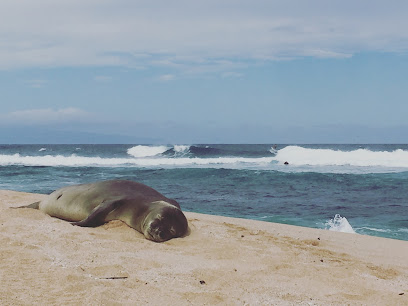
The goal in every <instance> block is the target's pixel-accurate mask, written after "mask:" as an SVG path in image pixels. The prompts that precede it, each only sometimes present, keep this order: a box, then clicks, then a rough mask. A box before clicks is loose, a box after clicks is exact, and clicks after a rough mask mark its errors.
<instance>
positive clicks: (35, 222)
mask: <svg viewBox="0 0 408 306" xmlns="http://www.w3.org/2000/svg"><path fill="white" fill-rule="evenodd" d="M42 197H44V195H40V194H32V193H23V192H16V191H9V190H0V210H1V214H0V224H1V229H2V230H1V233H2V234H1V236H0V239H1V245H2V248H1V261H0V262H1V263H0V265H1V269H0V280H1V282H2V286H1V289H0V300H1V301H2V304H4V305H28V304H40V303H41V304H51V305H52V304H71V305H72V304H93V305H95V304H98V305H123V304H128V305H129V304H140V303H144V304H147V303H148V304H152V305H156V304H157V305H158V304H163V303H165V304H168V305H173V304H177V305H214V304H219V305H225V304H229V305H259V304H279V305H293V304H301V305H302V304H304V305H327V304H330V305H344V304H351V305H361V304H367V305H368V304H370V305H404V304H405V305H406V304H408V260H407V258H408V242H407V241H401V240H393V239H387V238H379V237H373V236H363V235H358V234H348V233H340V232H331V231H327V230H322V229H312V228H304V227H299V226H291V225H285V224H277V223H270V222H262V221H255V220H248V219H237V218H230V217H221V216H213V215H203V214H198V213H191V212H186V213H185V214H186V217H187V219H188V221H189V226H190V234H189V235H188V236H186V237H183V238H178V239H172V240H170V241H167V242H165V243H154V242H151V241H148V240H146V239H145V238H144V237H143V236H142V235H141V234H140V233H138V232H136V231H135V230H133V229H131V228H129V227H128V226H126V225H125V224H123V223H122V222H120V221H113V222H110V223H108V224H105V225H103V226H100V227H97V228H81V227H76V226H72V225H70V224H69V223H68V222H66V221H62V220H59V219H56V218H51V217H49V216H47V215H45V214H44V213H42V212H40V211H37V210H33V209H10V207H16V206H21V205H27V204H30V203H32V202H35V201H38V200H40V199H41V198H42Z"/></svg>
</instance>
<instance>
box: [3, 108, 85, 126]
mask: <svg viewBox="0 0 408 306" xmlns="http://www.w3.org/2000/svg"><path fill="white" fill-rule="evenodd" d="M91 117H92V116H91V114H89V113H87V112H85V111H83V110H81V109H78V108H73V107H69V108H63V109H57V110H54V109H51V108H45V109H27V110H20V111H15V112H11V113H8V114H5V115H0V119H1V121H2V123H3V124H7V125H10V124H13V125H48V124H65V123H74V122H82V121H84V120H88V119H89V118H91Z"/></svg>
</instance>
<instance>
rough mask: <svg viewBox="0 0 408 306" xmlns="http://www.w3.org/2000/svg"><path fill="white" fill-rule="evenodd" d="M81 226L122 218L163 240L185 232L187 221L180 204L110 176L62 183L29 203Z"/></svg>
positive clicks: (31, 206)
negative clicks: (59, 187)
mask: <svg viewBox="0 0 408 306" xmlns="http://www.w3.org/2000/svg"><path fill="white" fill-rule="evenodd" d="M24 207H30V208H37V209H39V210H41V211H43V212H45V213H46V214H48V215H50V216H52V217H56V218H59V219H63V220H67V221H71V222H72V224H74V225H78V226H90V227H95V226H99V225H102V224H104V223H106V222H109V221H111V220H121V221H123V222H125V223H126V224H127V225H129V226H130V227H132V228H134V229H135V230H137V231H138V232H140V233H142V234H143V235H144V236H145V237H146V238H147V239H149V240H152V241H156V242H162V241H166V240H169V239H172V238H176V237H181V236H184V235H185V234H186V233H187V228H188V223H187V219H186V217H185V216H184V214H183V212H182V211H181V209H180V205H179V204H178V203H177V202H176V201H175V200H172V199H169V198H166V197H165V196H163V195H162V194H161V193H159V192H158V191H156V190H154V189H153V188H151V187H148V186H146V185H144V184H141V183H137V182H133V181H127V180H110V181H101V182H95V183H90V184H82V185H73V186H68V187H63V188H61V189H58V190H56V191H54V192H53V193H51V194H50V195H49V196H47V197H46V198H45V199H44V200H42V201H40V202H36V203H33V204H31V205H28V206H24Z"/></svg>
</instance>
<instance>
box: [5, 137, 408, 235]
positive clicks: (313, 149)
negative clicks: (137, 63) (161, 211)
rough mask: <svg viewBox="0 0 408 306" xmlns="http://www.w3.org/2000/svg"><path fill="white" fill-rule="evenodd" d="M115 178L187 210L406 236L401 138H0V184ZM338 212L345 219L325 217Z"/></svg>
mask: <svg viewBox="0 0 408 306" xmlns="http://www.w3.org/2000/svg"><path fill="white" fill-rule="evenodd" d="M135 156H137V157H135ZM284 161H288V162H289V165H285V164H284ZM117 178H119V179H130V180H135V181H139V182H142V183H145V184H147V185H149V186H151V187H153V188H155V189H157V190H158V191H160V192H161V193H163V194H164V195H166V196H168V197H171V198H174V199H176V200H177V201H179V203H180V204H181V206H182V209H183V210H186V211H194V212H200V213H206V214H216V215H224V216H231V217H239V218H249V219H256V220H263V221H271V222H280V223H287V224H293V225H301V226H307V227H315V228H329V227H330V228H331V229H333V230H342V227H341V225H344V223H349V224H350V225H351V227H352V228H353V230H354V231H355V232H357V233H360V234H368V235H375V236H382V237H388V238H395V239H402V240H408V146H406V145H302V146H283V145H278V146H277V148H276V150H274V149H273V148H272V145H194V146H169V145H165V146H155V147H153V146H150V147H147V146H136V145H134V146H132V145H3V146H0V189H10V190H17V191H26V192H36V193H44V194H46V193H50V192H52V191H53V190H55V189H57V188H60V187H62V186H66V185H71V184H80V183H87V182H92V181H97V180H105V179H117ZM336 214H340V215H341V216H342V217H345V218H342V219H339V220H338V221H339V222H340V223H337V224H335V225H333V224H332V225H326V222H327V221H329V220H331V219H333V218H334V216H335V215H336Z"/></svg>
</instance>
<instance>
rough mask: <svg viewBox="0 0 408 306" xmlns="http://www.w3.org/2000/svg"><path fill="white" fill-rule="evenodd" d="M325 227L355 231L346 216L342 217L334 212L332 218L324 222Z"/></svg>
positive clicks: (347, 231) (332, 229)
mask: <svg viewBox="0 0 408 306" xmlns="http://www.w3.org/2000/svg"><path fill="white" fill-rule="evenodd" d="M326 229H328V230H329V231H334V232H343V233H353V234H355V233H356V232H355V231H354V230H353V228H352V227H351V225H350V223H349V222H348V220H347V219H346V217H342V216H340V215H339V214H336V215H335V216H334V218H333V219H330V220H329V221H327V222H326Z"/></svg>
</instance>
